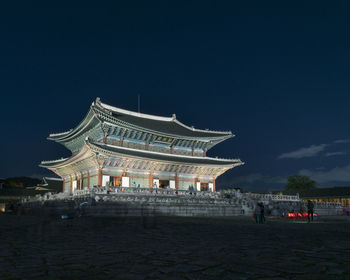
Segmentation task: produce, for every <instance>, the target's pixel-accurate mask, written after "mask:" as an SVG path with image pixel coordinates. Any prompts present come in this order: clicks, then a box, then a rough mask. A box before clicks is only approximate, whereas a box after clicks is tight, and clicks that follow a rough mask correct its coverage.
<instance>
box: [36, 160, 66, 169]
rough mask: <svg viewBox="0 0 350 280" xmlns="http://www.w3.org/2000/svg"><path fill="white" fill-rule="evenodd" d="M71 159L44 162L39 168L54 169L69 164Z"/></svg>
mask: <svg viewBox="0 0 350 280" xmlns="http://www.w3.org/2000/svg"><path fill="white" fill-rule="evenodd" d="M71 158H72V157H70V158H62V159H58V160H47V161H42V162H41V163H40V164H39V166H40V167H44V168H54V167H56V166H59V165H61V164H64V163H65V162H67V161H68V160H69V159H71Z"/></svg>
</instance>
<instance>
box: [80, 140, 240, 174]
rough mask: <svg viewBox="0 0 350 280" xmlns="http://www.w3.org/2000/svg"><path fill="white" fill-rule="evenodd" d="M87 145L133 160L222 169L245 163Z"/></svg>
mask: <svg viewBox="0 0 350 280" xmlns="http://www.w3.org/2000/svg"><path fill="white" fill-rule="evenodd" d="M86 143H87V145H88V146H89V147H90V148H91V149H92V150H93V151H94V152H97V153H101V154H103V153H105V154H108V153H112V154H116V155H119V156H124V157H125V156H127V157H133V158H142V159H149V160H154V161H163V162H174V163H187V164H196V165H206V166H208V165H212V166H222V167H234V166H238V165H242V164H243V162H242V161H241V160H240V159H219V158H211V157H194V156H184V155H176V154H164V153H158V152H153V151H144V150H136V149H131V148H125V147H118V146H112V145H108V144H104V143H93V142H91V141H89V139H87V140H86Z"/></svg>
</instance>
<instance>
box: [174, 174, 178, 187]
mask: <svg viewBox="0 0 350 280" xmlns="http://www.w3.org/2000/svg"><path fill="white" fill-rule="evenodd" d="M178 188H179V176H178V175H177V173H176V175H175V189H178Z"/></svg>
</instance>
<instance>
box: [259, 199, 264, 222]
mask: <svg viewBox="0 0 350 280" xmlns="http://www.w3.org/2000/svg"><path fill="white" fill-rule="evenodd" d="M263 223H265V206H264V203H262V202H261V203H260V224H263Z"/></svg>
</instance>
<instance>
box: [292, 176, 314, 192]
mask: <svg viewBox="0 0 350 280" xmlns="http://www.w3.org/2000/svg"><path fill="white" fill-rule="evenodd" d="M314 188H316V182H315V181H313V180H311V179H310V178H309V177H308V176H304V175H293V176H290V177H289V178H288V183H287V185H286V187H285V190H286V191H294V192H301V191H305V190H310V189H314Z"/></svg>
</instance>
